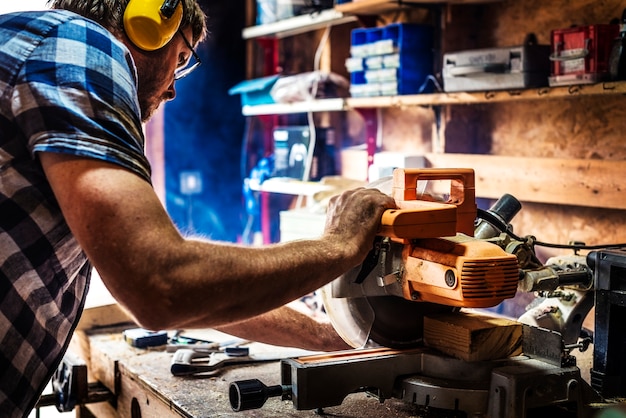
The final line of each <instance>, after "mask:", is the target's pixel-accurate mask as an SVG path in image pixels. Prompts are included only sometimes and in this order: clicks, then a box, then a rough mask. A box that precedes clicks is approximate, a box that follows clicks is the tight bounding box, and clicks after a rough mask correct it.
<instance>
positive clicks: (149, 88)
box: [137, 72, 170, 123]
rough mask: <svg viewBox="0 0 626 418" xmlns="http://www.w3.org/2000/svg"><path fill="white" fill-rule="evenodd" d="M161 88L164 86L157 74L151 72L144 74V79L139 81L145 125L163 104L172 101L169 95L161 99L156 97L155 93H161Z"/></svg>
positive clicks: (139, 96)
mask: <svg viewBox="0 0 626 418" xmlns="http://www.w3.org/2000/svg"><path fill="white" fill-rule="evenodd" d="M161 86H163V82H162V81H159V80H157V77H156V76H155V74H154V73H151V72H150V73H148V72H144V77H143V78H141V79H140V81H139V85H138V86H137V98H138V100H139V110H140V111H141V121H142V122H144V123H145V122H147V121H148V120H149V119H150V118H151V117H152V116H153V115H154V112H156V110H157V109H158V108H159V106H160V105H161V103H162V102H164V101H166V100H169V99H170V97H169V96H168V94H167V93H166V94H164V95H162V96H161V97H158V96H156V93H155V92H157V91H160V87H161Z"/></svg>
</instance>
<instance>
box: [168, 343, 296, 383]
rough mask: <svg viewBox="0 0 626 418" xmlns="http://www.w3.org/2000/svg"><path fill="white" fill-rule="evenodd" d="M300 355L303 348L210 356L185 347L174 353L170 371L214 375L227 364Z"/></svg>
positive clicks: (258, 361)
mask: <svg viewBox="0 0 626 418" xmlns="http://www.w3.org/2000/svg"><path fill="white" fill-rule="evenodd" d="M299 355H302V351H301V350H299V351H298V352H294V353H289V352H286V353H259V354H250V355H247V356H239V357H233V356H228V355H227V354H225V353H211V354H210V356H207V355H206V353H201V352H197V351H194V350H190V349H186V348H183V349H180V350H178V351H176V352H175V353H174V356H173V357H172V363H171V365H170V372H172V374H173V375H174V376H190V375H197V374H202V375H207V376H212V375H215V374H217V373H218V372H219V371H220V369H221V368H223V367H225V366H231V365H237V364H251V363H264V362H269V361H278V360H282V359H285V358H290V357H297V356H299ZM206 358H208V359H209V361H208V363H200V359H206Z"/></svg>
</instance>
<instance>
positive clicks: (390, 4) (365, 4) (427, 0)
mask: <svg viewBox="0 0 626 418" xmlns="http://www.w3.org/2000/svg"><path fill="white" fill-rule="evenodd" d="M500 1H502V0H356V1H351V2H348V3H341V4H337V5H335V10H337V11H339V12H341V13H346V14H355V15H377V14H380V13H385V12H388V11H392V10H399V9H403V8H407V7H413V6H415V5H418V4H421V5H426V4H477V3H496V2H500Z"/></svg>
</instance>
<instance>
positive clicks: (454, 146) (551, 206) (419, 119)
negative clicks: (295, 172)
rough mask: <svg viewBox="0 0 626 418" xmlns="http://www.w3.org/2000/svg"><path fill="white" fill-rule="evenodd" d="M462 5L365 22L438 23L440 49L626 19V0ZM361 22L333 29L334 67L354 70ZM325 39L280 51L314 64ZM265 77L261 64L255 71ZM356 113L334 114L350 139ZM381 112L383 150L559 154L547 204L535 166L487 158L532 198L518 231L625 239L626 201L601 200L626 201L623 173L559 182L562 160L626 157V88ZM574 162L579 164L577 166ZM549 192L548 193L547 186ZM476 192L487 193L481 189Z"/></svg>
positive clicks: (548, 181)
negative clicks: (353, 44) (354, 39)
mask: <svg viewBox="0 0 626 418" xmlns="http://www.w3.org/2000/svg"><path fill="white" fill-rule="evenodd" d="M458 3H459V4H454V5H448V6H441V7H440V6H433V7H416V8H411V9H406V10H403V11H401V12H391V13H386V14H384V15H382V16H377V17H372V16H368V17H367V18H366V19H363V20H362V21H361V23H362V24H365V25H368V26H371V25H372V24H376V25H379V26H380V25H385V24H388V23H391V22H395V21H412V22H430V23H433V22H438V23H439V24H440V26H441V29H442V31H441V34H440V37H439V39H440V41H439V42H438V44H437V45H435V47H436V49H437V50H438V53H439V55H440V54H441V53H444V52H452V51H458V50H465V49H473V48H488V47H503V46H515V45H520V44H522V43H523V41H524V39H525V37H526V35H527V34H529V33H534V34H535V36H536V37H537V40H538V42H539V43H540V44H549V43H550V31H551V30H552V29H562V28H567V27H570V26H572V25H590V24H597V23H609V22H610V21H611V20H612V19H617V18H619V17H621V14H622V10H623V9H624V8H626V1H623V0H622V1H620V0H503V1H501V2H493V3H486V4H482V5H472V4H463V1H462V0H461V1H459V2H458ZM356 26H357V24H348V25H343V26H340V27H333V29H332V32H331V43H330V45H331V48H332V50H331V53H330V54H329V56H330V63H327V64H326V65H327V66H326V68H327V69H330V70H332V71H333V72H336V73H339V74H342V75H344V76H346V77H348V74H347V72H346V70H345V67H344V61H345V59H346V58H347V57H348V56H349V44H350V30H351V29H352V28H353V27H356ZM320 37H321V31H318V32H314V33H312V34H306V35H298V36H296V37H292V38H285V39H282V40H281V43H282V45H281V48H280V58H279V60H280V62H281V65H282V68H283V69H284V70H285V71H286V72H287V73H297V72H302V71H311V70H312V69H313V65H312V63H313V55H314V52H315V49H316V48H317V46H318V41H319V39H320ZM439 59H441V57H439ZM257 62H258V61H257ZM253 69H254V68H253ZM257 70H258V68H257ZM259 75H260V74H258V72H257V73H256V74H254V71H253V74H252V76H259ZM355 113H358V112H336V113H334V114H333V115H332V117H331V118H332V120H333V124H334V125H336V126H338V127H339V132H340V133H343V138H341V137H340V143H341V144H343V145H350V144H353V143H356V142H358V141H362V140H363V134H364V125H363V121H362V120H359V118H358V117H355V116H354V114H355ZM380 115H381V122H382V124H381V126H380V132H381V133H382V144H383V150H393V151H406V152H407V153H411V154H421V153H423V154H427V153H441V152H444V153H446V154H457V153H463V154H481V155H492V156H506V157H524V158H530V159H534V158H537V159H545V158H548V159H551V160H542V163H543V165H542V173H543V177H545V179H544V180H543V181H544V183H543V184H544V185H545V186H546V189H550V190H553V196H552V197H549V198H548V199H546V198H545V197H542V199H541V200H539V202H537V201H536V199H531V198H528V196H529V194H532V190H535V188H541V184H539V185H537V184H536V183H533V186H532V188H531V186H528V188H525V183H524V182H525V180H526V179H525V176H526V172H525V171H524V170H520V169H519V167H516V165H515V163H513V164H509V165H507V164H503V163H502V162H501V161H498V160H497V159H496V160H494V161H493V162H485V163H484V165H485V168H489V170H487V171H488V173H489V175H490V176H494V177H500V175H502V177H505V178H508V179H509V180H508V181H509V183H504V184H502V186H501V194H505V193H512V194H514V195H515V193H513V191H515V190H521V191H523V192H524V193H522V194H523V195H524V196H526V199H520V200H522V204H523V210H522V212H521V213H520V214H519V215H517V217H516V218H515V219H514V222H513V224H514V226H515V228H516V232H518V233H519V234H522V235H527V234H528V235H535V236H536V237H537V238H538V239H540V240H541V241H546V242H555V243H567V242H569V241H582V242H585V243H587V244H590V245H596V244H605V243H624V242H626V210H625V209H624V208H626V204H620V205H613V204H607V205H605V206H606V207H602V202H605V201H606V202H616V201H618V200H619V199H621V196H622V195H624V197H623V200H624V201H625V202H626V191H625V189H626V185H624V181H623V180H622V179H621V178H616V177H615V176H612V173H611V171H610V170H609V169H606V168H604V169H603V170H600V172H599V173H600V175H597V174H594V176H597V177H596V178H593V179H589V183H594V182H595V184H596V186H597V184H598V182H602V184H601V186H602V185H603V187H595V188H594V190H592V191H591V192H590V194H589V195H590V196H591V197H590V198H589V199H588V198H587V195H586V194H583V195H581V196H580V197H579V198H578V199H573V200H572V199H571V195H572V193H574V194H575V193H579V191H580V190H582V191H584V187H587V188H593V186H589V185H585V186H584V187H582V186H580V185H578V187H575V188H573V186H576V185H575V184H573V183H572V180H571V179H569V182H568V181H564V182H563V183H562V184H563V185H561V183H558V182H559V181H561V180H563V177H564V176H567V174H564V172H563V169H562V166H561V165H559V164H558V162H559V161H560V162H564V160H569V159H571V160H572V161H576V164H579V165H581V169H580V170H578V172H586V171H585V170H586V169H587V168H585V167H582V166H583V165H584V162H585V161H595V160H606V161H614V162H616V164H622V163H623V164H624V165H626V140H625V137H626V98H625V97H624V95H613V96H611V95H600V96H575V97H567V98H558V99H549V100H526V101H511V102H508V101H505V102H497V103H482V104H471V105H469V104H454V105H443V106H438V107H434V106H397V107H390V108H383V109H381V110H380ZM316 117H318V118H319V117H321V116H319V115H318V116H316ZM481 161H482V160H481ZM546 161H547V166H546ZM551 161H554V162H555V164H554V167H553V169H552V168H551V167H550V165H549V164H550V162H551ZM481 164H482V163H481ZM487 166H488V167H487ZM572 166H574V168H573V170H576V168H575V164H574V165H572ZM619 167H620V169H619V170H617V171H618V173H621V174H623V173H624V172H625V170H626V167H625V168H621V167H623V166H622V165H619ZM570 169H572V168H571V167H570ZM589 172H593V173H598V171H593V170H592V171H589ZM616 176H619V174H616ZM535 181H536V179H535ZM540 181H541V179H540ZM548 186H549V187H548ZM560 188H561V189H560ZM568 188H572V189H571V190H567V189H568ZM543 193H544V195H545V191H543ZM477 194H479V195H480V190H477ZM607 195H610V196H607ZM572 201H575V202H576V203H575V204H572ZM587 201H588V202H590V204H589V205H587V204H586V203H585V202H587ZM599 202H600V203H599ZM488 203H489V202H487V204H488ZM618 208H621V209H618ZM545 252H546V254H547V253H548V251H547V250H546V251H545ZM553 252H555V251H553ZM556 252H559V251H556ZM560 252H561V253H562V251H560Z"/></svg>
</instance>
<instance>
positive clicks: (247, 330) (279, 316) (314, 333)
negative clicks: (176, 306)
mask: <svg viewBox="0 0 626 418" xmlns="http://www.w3.org/2000/svg"><path fill="white" fill-rule="evenodd" d="M217 329H219V330H220V331H222V332H225V333H227V334H231V335H234V336H237V337H240V338H245V339H248V340H253V341H258V342H263V343H266V344H273V345H281V346H288V347H297V348H304V349H307V350H315V351H336V350H346V349H349V348H351V347H350V346H349V345H348V344H346V343H345V342H344V341H343V340H342V339H341V337H340V336H339V335H338V334H337V332H336V331H335V330H334V328H333V326H332V325H331V324H330V323H326V322H324V323H322V322H319V321H317V320H315V319H314V318H312V317H310V316H308V315H306V314H303V313H301V312H298V311H297V310H295V309H292V308H290V307H288V306H283V307H281V308H278V309H275V310H273V311H270V312H267V313H265V314H263V315H259V316H256V317H254V318H250V319H248V320H245V321H241V322H237V323H234V324H230V325H225V326H220V327H218V328H217Z"/></svg>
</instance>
